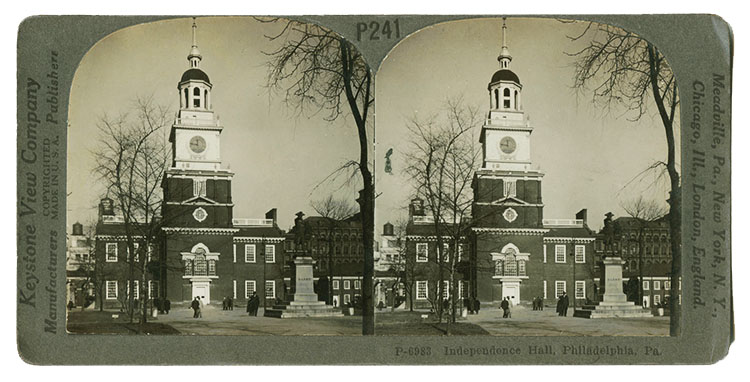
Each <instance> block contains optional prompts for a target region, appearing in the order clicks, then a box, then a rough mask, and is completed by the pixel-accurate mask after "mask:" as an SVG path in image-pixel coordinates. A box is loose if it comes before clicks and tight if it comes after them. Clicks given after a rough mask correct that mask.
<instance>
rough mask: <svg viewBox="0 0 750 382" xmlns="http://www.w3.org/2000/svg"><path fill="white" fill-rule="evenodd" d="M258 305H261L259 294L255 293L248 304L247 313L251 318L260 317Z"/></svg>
mask: <svg viewBox="0 0 750 382" xmlns="http://www.w3.org/2000/svg"><path fill="white" fill-rule="evenodd" d="M258 305H260V301H259V298H258V294H257V293H256V292H253V295H252V296H250V300H248V302H247V312H248V314H249V315H250V316H257V315H258Z"/></svg>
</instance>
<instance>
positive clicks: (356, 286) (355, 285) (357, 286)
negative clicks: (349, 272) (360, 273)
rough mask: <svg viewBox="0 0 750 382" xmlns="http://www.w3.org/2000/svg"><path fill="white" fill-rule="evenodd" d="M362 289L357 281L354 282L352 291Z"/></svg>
mask: <svg viewBox="0 0 750 382" xmlns="http://www.w3.org/2000/svg"><path fill="white" fill-rule="evenodd" d="M361 288H362V285H361V284H360V281H359V280H354V289H356V290H360V289H361Z"/></svg>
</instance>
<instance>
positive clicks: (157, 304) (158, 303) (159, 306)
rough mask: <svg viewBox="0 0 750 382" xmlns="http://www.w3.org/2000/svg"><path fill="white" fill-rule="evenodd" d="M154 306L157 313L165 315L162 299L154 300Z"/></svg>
mask: <svg viewBox="0 0 750 382" xmlns="http://www.w3.org/2000/svg"><path fill="white" fill-rule="evenodd" d="M154 306H155V307H156V311H157V312H159V313H160V314H164V304H162V301H161V299H160V298H158V297H157V298H155V299H154Z"/></svg>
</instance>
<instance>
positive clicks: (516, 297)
mask: <svg viewBox="0 0 750 382" xmlns="http://www.w3.org/2000/svg"><path fill="white" fill-rule="evenodd" d="M502 289H503V291H502V294H503V299H505V298H506V297H507V298H508V299H509V300H510V302H511V303H512V304H513V305H518V303H520V302H521V285H520V283H519V282H518V281H504V282H503V284H502Z"/></svg>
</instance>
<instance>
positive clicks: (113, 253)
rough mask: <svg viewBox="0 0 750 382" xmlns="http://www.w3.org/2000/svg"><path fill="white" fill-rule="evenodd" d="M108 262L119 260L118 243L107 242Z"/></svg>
mask: <svg viewBox="0 0 750 382" xmlns="http://www.w3.org/2000/svg"><path fill="white" fill-rule="evenodd" d="M106 260H107V262H108V263H113V262H116V261H117V243H107V259H106Z"/></svg>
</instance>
